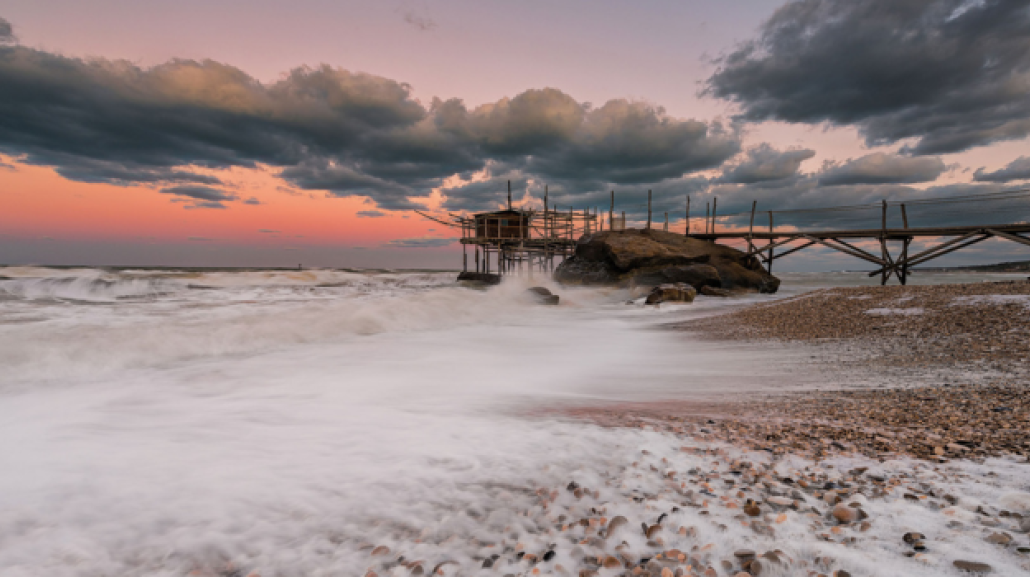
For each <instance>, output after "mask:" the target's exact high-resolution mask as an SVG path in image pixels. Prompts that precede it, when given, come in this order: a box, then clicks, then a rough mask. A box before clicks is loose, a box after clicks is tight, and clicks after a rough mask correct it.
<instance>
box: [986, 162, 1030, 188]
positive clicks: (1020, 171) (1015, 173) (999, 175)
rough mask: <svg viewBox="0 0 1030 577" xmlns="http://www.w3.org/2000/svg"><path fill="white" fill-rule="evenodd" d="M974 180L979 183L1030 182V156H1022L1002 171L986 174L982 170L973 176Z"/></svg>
mask: <svg viewBox="0 0 1030 577" xmlns="http://www.w3.org/2000/svg"><path fill="white" fill-rule="evenodd" d="M973 180H977V181H979V182H1009V181H1012V180H1030V156H1020V157H1019V158H1017V159H1015V160H1013V161H1012V162H1010V163H1009V164H1008V166H1006V167H1005V168H1003V169H1001V170H995V171H994V172H984V169H982V168H980V169H978V170H977V171H976V172H975V173H974V174H973Z"/></svg>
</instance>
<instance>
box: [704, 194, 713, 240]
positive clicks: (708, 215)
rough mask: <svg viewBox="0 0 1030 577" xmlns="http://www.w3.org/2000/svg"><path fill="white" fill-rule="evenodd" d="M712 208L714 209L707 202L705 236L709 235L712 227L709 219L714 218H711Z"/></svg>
mask: <svg viewBox="0 0 1030 577" xmlns="http://www.w3.org/2000/svg"><path fill="white" fill-rule="evenodd" d="M711 208H712V203H710V202H706V203H705V234H708V227H709V226H710V223H709V219H710V218H711V217H712V216H711V211H710V210H709V209H711Z"/></svg>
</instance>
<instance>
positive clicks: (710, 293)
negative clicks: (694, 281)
mask: <svg viewBox="0 0 1030 577" xmlns="http://www.w3.org/2000/svg"><path fill="white" fill-rule="evenodd" d="M697 292H699V293H701V294H703V295H705V296H706V297H730V296H733V293H731V292H730V291H728V290H726V289H724V288H717V287H714V286H709V285H702V286H701V287H700V288H698V289H697Z"/></svg>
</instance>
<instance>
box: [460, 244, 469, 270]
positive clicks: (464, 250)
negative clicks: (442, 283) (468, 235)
mask: <svg viewBox="0 0 1030 577" xmlns="http://www.w3.org/2000/svg"><path fill="white" fill-rule="evenodd" d="M468 248H469V247H468V245H467V244H464V243H463V244H462V245H461V272H468V271H469V251H468Z"/></svg>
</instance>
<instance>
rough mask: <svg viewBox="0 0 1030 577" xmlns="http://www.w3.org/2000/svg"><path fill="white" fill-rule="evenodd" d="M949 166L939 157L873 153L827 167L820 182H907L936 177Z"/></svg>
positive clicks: (928, 180)
mask: <svg viewBox="0 0 1030 577" xmlns="http://www.w3.org/2000/svg"><path fill="white" fill-rule="evenodd" d="M945 170H947V166H945V165H944V162H943V161H942V160H941V159H940V158H937V157H918V156H917V157H912V156H900V155H896V154H886V153H883V152H874V153H872V154H867V155H866V156H862V157H860V158H856V159H854V160H852V159H848V161H847V162H845V163H843V164H839V165H829V166H827V167H826V168H825V169H824V170H823V172H822V174H820V176H819V184H821V185H824V186H832V185H837V184H907V183H915V182H931V181H934V180H937V177H938V176H940V175H941V174H942V173H943V172H944V171H945Z"/></svg>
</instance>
